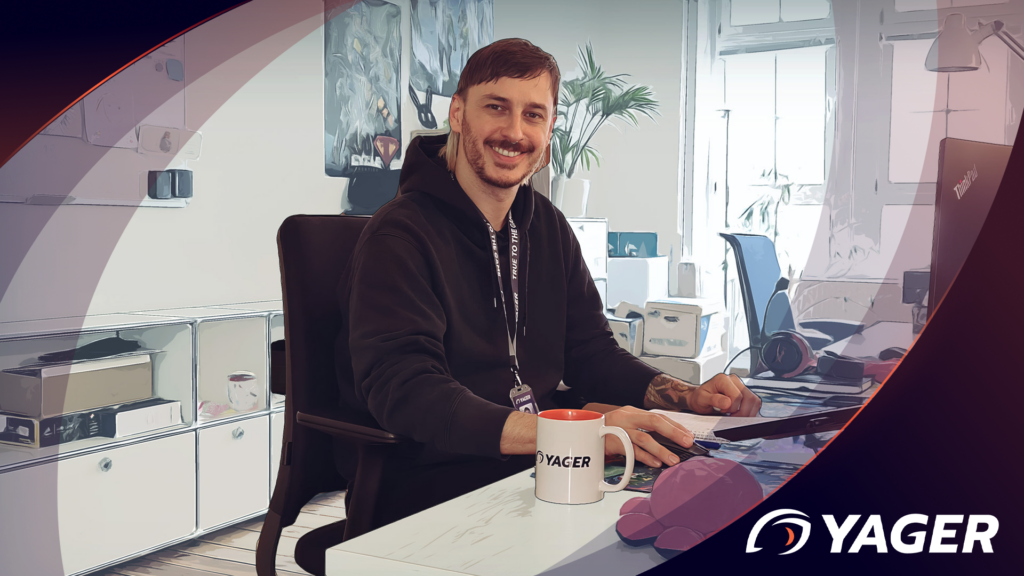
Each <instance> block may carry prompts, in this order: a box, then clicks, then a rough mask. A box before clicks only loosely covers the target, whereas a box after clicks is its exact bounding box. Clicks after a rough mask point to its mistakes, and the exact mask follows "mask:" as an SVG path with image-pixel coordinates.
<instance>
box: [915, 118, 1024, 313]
mask: <svg viewBox="0 0 1024 576" xmlns="http://www.w3.org/2000/svg"><path fill="white" fill-rule="evenodd" d="M1012 148H1013V147H1012V146H1003V145H999V144H988V143H985V142H971V141H970V140H958V139H956V138H944V139H943V140H942V141H941V142H940V143H939V180H938V183H937V186H936V190H935V226H934V228H933V230H932V265H931V279H930V282H929V286H928V317H929V318H930V317H931V315H932V312H933V311H934V310H935V308H937V307H938V305H939V302H941V301H942V297H943V296H945V295H946V291H947V290H949V287H950V285H951V284H953V279H954V278H956V275H957V273H958V272H960V267H961V266H963V264H964V261H966V260H967V255H968V254H970V252H971V248H972V247H973V246H974V241H975V240H976V239H977V238H978V233H979V232H981V227H982V225H983V224H984V223H985V218H986V217H987V216H988V211H989V208H991V207H992V200H994V199H995V197H996V191H998V190H999V184H1000V183H1001V182H1002V180H1003V172H1004V171H1005V170H1006V165H1007V163H1009V161H1010V150H1011V149H1012ZM1007 192H1009V190H1007Z"/></svg>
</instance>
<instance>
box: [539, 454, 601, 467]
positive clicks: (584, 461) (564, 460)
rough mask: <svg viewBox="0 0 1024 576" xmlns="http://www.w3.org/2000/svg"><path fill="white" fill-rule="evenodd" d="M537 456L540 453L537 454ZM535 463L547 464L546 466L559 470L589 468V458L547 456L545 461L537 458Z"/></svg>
mask: <svg viewBox="0 0 1024 576" xmlns="http://www.w3.org/2000/svg"><path fill="white" fill-rule="evenodd" d="M537 454H538V455H540V454H541V452H537ZM537 462H538V463H540V464H547V465H548V466H558V467H559V468H590V456H562V457H561V458H559V457H558V456H554V455H548V456H547V458H546V459H545V460H543V461H542V460H541V459H540V458H539V457H538V458H537Z"/></svg>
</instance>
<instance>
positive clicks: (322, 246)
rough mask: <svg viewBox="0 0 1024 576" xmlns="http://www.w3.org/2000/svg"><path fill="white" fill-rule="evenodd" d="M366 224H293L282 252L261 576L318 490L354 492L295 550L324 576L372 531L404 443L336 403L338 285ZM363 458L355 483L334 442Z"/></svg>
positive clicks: (284, 227)
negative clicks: (277, 386) (339, 551)
mask: <svg viewBox="0 0 1024 576" xmlns="http://www.w3.org/2000/svg"><path fill="white" fill-rule="evenodd" d="M367 221H369V218H361V217H357V216H291V217H289V218H288V219H286V220H285V221H284V223H283V224H281V228H280V230H279V231H278V236H277V245H278V254H279V257H280V261H281V287H282V292H283V295H284V330H285V343H286V346H285V355H286V371H287V382H286V391H285V393H286V400H285V406H286V407H285V425H284V439H283V441H282V444H281V445H282V450H281V465H280V468H279V470H278V473H277V485H276V487H275V489H274V495H273V497H272V498H271V500H270V509H269V511H268V512H267V516H266V519H265V520H264V522H263V529H262V530H261V531H260V538H259V542H258V544H257V546H256V572H257V573H258V574H259V575H260V576H270V575H273V574H275V557H276V556H277V546H278V541H279V540H280V537H281V531H282V529H284V528H285V527H287V526H290V525H292V524H294V523H295V520H296V519H297V518H298V515H299V511H300V510H301V509H302V507H303V506H304V505H305V504H306V503H307V502H309V500H310V499H311V498H313V497H314V496H316V495H317V494H320V493H322V492H331V491H335V490H344V489H348V490H349V494H348V498H347V499H346V500H347V502H348V506H347V508H346V511H345V512H346V516H347V519H346V520H342V521H341V522H337V523H334V524H330V525H328V526H324V527H321V528H318V529H316V530H313V531H312V532H310V533H308V534H306V535H305V536H303V537H302V538H301V539H300V540H299V542H298V543H297V544H296V551H295V560H296V562H297V563H298V564H299V566H301V567H302V568H303V569H304V570H306V571H307V572H310V573H311V574H315V575H320V574H323V573H324V552H325V551H326V548H327V547H329V546H331V545H334V544H337V543H338V542H339V537H338V535H343V539H344V540H348V539H351V538H355V537H356V536H359V535H361V534H364V533H366V532H368V531H369V530H370V528H371V526H372V522H373V513H374V508H375V505H376V501H377V487H378V485H379V484H380V476H381V471H382V468H383V465H384V460H385V458H386V457H387V455H388V453H389V451H390V450H392V449H394V448H396V446H397V445H398V444H400V443H402V442H404V441H405V439H404V438H402V437H400V436H397V435H395V434H391V433H389V432H386V431H384V430H381V429H380V427H379V426H378V425H377V423H376V422H375V421H374V420H373V418H372V417H370V416H369V415H368V414H367V413H365V412H359V411H356V410H348V409H345V408H342V407H341V406H340V405H339V386H338V377H337V372H336V367H335V348H334V347H335V339H336V338H337V336H338V333H339V331H340V330H341V324H342V318H341V312H340V305H339V304H340V303H339V300H338V284H339V281H340V279H341V275H342V273H343V272H344V270H345V268H346V266H347V265H348V261H349V257H350V256H351V254H352V249H353V248H354V247H355V244H356V240H358V238H359V234H360V233H361V232H362V230H363V227H364V226H365V225H366V222H367ZM336 441H337V442H340V443H341V444H342V445H343V446H344V447H348V448H349V449H351V450H352V451H353V452H355V453H356V454H357V457H356V469H355V475H354V478H351V480H352V482H348V481H347V480H346V479H345V478H343V477H342V476H341V475H340V474H339V473H338V471H337V469H336V466H335V459H334V454H335V452H334V450H335V442H336Z"/></svg>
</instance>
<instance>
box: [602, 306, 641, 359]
mask: <svg viewBox="0 0 1024 576" xmlns="http://www.w3.org/2000/svg"><path fill="white" fill-rule="evenodd" d="M607 316H608V326H609V327H610V328H611V329H612V334H614V335H615V341H616V342H618V343H619V346H621V347H622V348H623V349H624V350H626V351H628V352H629V353H630V354H632V355H633V356H639V355H640V354H641V352H643V343H644V319H643V318H618V317H616V316H612V315H611V314H608V315H607Z"/></svg>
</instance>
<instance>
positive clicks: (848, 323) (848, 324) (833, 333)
mask: <svg viewBox="0 0 1024 576" xmlns="http://www.w3.org/2000/svg"><path fill="white" fill-rule="evenodd" d="M797 325H798V326H799V327H800V328H798V329H797V331H798V332H800V331H802V330H805V329H806V330H817V331H818V332H822V333H824V334H826V335H828V337H829V338H831V339H832V341H833V342H838V341H840V340H842V339H844V338H849V337H850V336H853V335H854V334H860V333H861V332H862V331H863V330H864V324H863V323H861V322H856V321H854V320H822V319H809V320H801V321H799V322H797Z"/></svg>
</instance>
